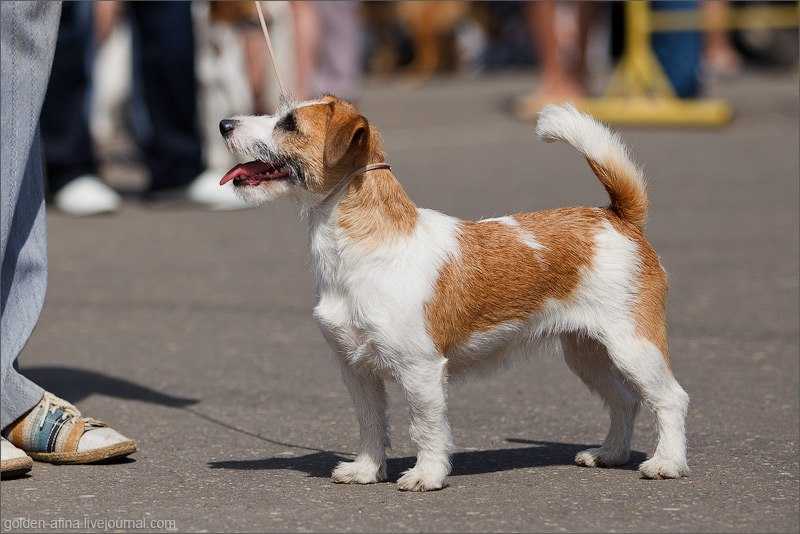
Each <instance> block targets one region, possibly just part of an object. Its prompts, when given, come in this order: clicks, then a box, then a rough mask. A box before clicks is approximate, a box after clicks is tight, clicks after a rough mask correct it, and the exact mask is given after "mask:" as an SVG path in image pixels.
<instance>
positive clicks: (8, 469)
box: [0, 457, 33, 478]
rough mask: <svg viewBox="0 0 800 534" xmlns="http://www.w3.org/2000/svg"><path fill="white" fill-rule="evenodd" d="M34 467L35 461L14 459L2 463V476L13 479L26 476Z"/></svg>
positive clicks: (0, 469)
mask: <svg viewBox="0 0 800 534" xmlns="http://www.w3.org/2000/svg"><path fill="white" fill-rule="evenodd" d="M32 467H33V460H32V459H30V458H28V457H23V458H14V459H13V460H4V461H2V462H0V476H2V478H13V477H18V476H20V475H24V474H25V473H27V472H28V471H30V470H31V468H32Z"/></svg>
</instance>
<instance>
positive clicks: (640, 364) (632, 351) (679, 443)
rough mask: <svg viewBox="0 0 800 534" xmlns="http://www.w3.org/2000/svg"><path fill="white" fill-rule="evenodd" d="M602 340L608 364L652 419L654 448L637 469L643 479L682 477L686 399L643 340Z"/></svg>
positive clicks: (655, 350)
mask: <svg viewBox="0 0 800 534" xmlns="http://www.w3.org/2000/svg"><path fill="white" fill-rule="evenodd" d="M611 334H612V335H607V336H606V338H607V339H606V346H607V347H608V354H609V357H610V359H611V362H612V363H613V364H614V366H616V368H617V369H619V371H620V373H622V375H623V376H624V377H625V378H626V380H627V381H628V383H630V384H631V385H632V386H633V387H634V388H635V389H636V390H637V391H638V392H639V394H640V395H641V397H642V400H643V401H644V403H645V404H647V405H648V406H649V407H650V408H651V409H652V410H653V412H655V415H656V421H657V424H658V445H657V446H656V450H655V452H654V453H653V457H652V458H650V459H649V460H647V461H646V462H643V463H642V465H640V466H639V471H640V472H641V474H642V476H643V477H645V478H678V477H680V476H683V475H686V474H688V472H689V468H688V466H687V464H686V429H685V425H686V411H687V409H688V407H689V396H688V395H687V394H686V392H685V391H684V390H683V388H682V387H681V385H680V384H678V381H677V380H675V377H674V376H673V374H672V371H671V370H670V368H669V364H668V362H667V359H666V357H665V355H664V354H662V352H661V350H659V348H658V347H656V345H654V344H653V343H652V342H650V341H648V340H647V339H645V338H642V337H639V336H635V335H625V334H624V333H622V332H616V333H614V332H612V333H611Z"/></svg>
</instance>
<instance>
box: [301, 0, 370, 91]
mask: <svg viewBox="0 0 800 534" xmlns="http://www.w3.org/2000/svg"><path fill="white" fill-rule="evenodd" d="M291 7H292V15H293V17H294V32H295V57H296V66H295V68H296V74H295V87H294V91H295V96H296V97H297V98H299V99H307V98H315V97H317V96H320V95H322V94H325V93H333V94H335V95H336V96H339V97H341V98H344V99H346V100H350V101H357V100H358V98H359V97H360V90H361V89H360V85H361V84H360V81H361V49H362V43H361V38H362V28H361V13H360V5H359V2H357V1H355V0H343V1H341V2H307V1H304V2H292V4H291Z"/></svg>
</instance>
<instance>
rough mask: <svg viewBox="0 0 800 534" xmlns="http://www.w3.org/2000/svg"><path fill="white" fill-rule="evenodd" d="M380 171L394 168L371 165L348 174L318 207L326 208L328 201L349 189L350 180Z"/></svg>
mask: <svg viewBox="0 0 800 534" xmlns="http://www.w3.org/2000/svg"><path fill="white" fill-rule="evenodd" d="M378 169H388V170H391V169H392V166H391V165H389V164H388V163H370V164H369V165H364V166H363V167H360V168H358V169H356V170H354V171H353V172H351V173H350V174H348V175H347V176H345V177H344V178H342V179H341V180H339V183H338V184H336V186H335V187H334V188H333V189H332V190H331V192H330V193H328V194H327V195H326V196H325V198H323V199H322V202H320V203H319V204H317V206H318V207H321V206H324V205H325V204H327V203H328V201H330V200H331V199H332V198H333V197H335V196H336V195H337V194H338V193H339V192H341V191H342V190H343V189H344V188H345V187H347V184H349V183H350V180H352V179H353V178H355V177H356V176H358V175H359V174H364V173H366V172H369V171H377V170H378Z"/></svg>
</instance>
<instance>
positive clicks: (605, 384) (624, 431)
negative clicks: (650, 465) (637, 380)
mask: <svg viewBox="0 0 800 534" xmlns="http://www.w3.org/2000/svg"><path fill="white" fill-rule="evenodd" d="M561 346H562V348H563V350H564V360H565V361H566V362H567V366H569V368H570V369H571V370H572V372H574V373H575V374H576V375H578V377H579V378H580V379H581V380H582V381H583V382H584V383H585V384H586V386H587V387H588V388H589V389H590V390H592V391H593V392H595V393H597V394H598V395H599V396H600V397H601V398H602V399H603V402H605V404H606V406H607V407H608V410H609V414H610V416H611V427H610V428H609V430H608V435H607V436H606V439H605V441H604V442H603V445H602V446H600V447H598V448H594V449H587V450H585V451H581V452H579V453H578V454H577V455H576V456H575V463H576V464H578V465H583V466H586V467H610V466H613V465H622V464H624V463H626V462H627V461H628V458H629V457H630V451H631V438H632V436H633V425H634V420H635V419H636V413H637V412H638V410H639V401H640V399H639V395H638V394H637V393H636V391H635V390H633V389H632V388H631V387H630V386H629V385H628V384H626V383H625V381H624V379H623V378H622V376H621V375H620V373H619V371H617V369H616V368H615V367H614V366H613V365H612V363H611V360H610V359H609V357H608V352H607V351H606V348H605V347H604V346H603V345H602V344H600V343H599V342H597V341H595V340H593V339H591V338H588V337H582V336H579V335H577V334H564V335H562V336H561Z"/></svg>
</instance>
